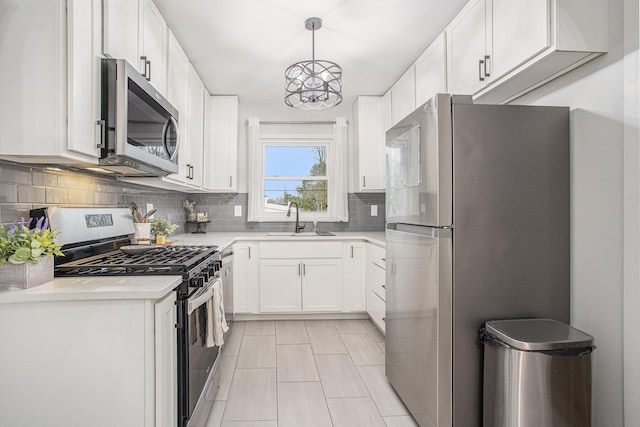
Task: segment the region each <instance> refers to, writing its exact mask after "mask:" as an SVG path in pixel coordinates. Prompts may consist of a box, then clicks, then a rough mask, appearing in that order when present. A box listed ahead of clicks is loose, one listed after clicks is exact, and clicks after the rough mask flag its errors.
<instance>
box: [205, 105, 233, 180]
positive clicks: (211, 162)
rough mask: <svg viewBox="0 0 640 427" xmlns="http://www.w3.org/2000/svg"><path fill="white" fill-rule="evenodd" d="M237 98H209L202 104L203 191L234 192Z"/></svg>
mask: <svg viewBox="0 0 640 427" xmlns="http://www.w3.org/2000/svg"><path fill="white" fill-rule="evenodd" d="M237 156H238V97H237V96H210V97H209V99H207V101H206V104H205V141H204V168H205V170H204V179H203V181H204V187H205V189H207V190H212V191H220V192H236V191H237V188H238V187H237V186H238V182H237V181H238V180H237V170H238V165H237Z"/></svg>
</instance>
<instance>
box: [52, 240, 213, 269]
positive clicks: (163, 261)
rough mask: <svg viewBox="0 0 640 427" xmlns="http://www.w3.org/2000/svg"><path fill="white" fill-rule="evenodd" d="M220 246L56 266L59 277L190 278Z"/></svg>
mask: <svg viewBox="0 0 640 427" xmlns="http://www.w3.org/2000/svg"><path fill="white" fill-rule="evenodd" d="M217 248H218V247H217V246H168V247H167V249H168V250H167V251H161V252H157V251H152V252H147V253H144V254H137V255H127V254H125V253H123V252H122V251H120V250H116V251H111V252H107V253H104V254H100V255H95V256H91V257H86V258H81V259H79V260H77V261H71V262H67V263H63V264H59V265H57V266H56V269H55V274H56V276H120V275H123V276H138V275H171V274H173V275H175V274H181V275H184V276H187V275H189V273H191V272H192V271H193V269H194V267H197V266H198V265H199V264H200V263H202V262H203V261H208V259H209V258H210V257H211V256H212V255H214V254H215V253H216V252H217Z"/></svg>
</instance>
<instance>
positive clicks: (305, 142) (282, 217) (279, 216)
mask: <svg viewBox="0 0 640 427" xmlns="http://www.w3.org/2000/svg"><path fill="white" fill-rule="evenodd" d="M334 145H335V144H334V137H333V135H332V134H304V135H300V134H261V135H260V148H259V152H260V162H259V166H258V167H259V168H260V174H259V175H260V183H259V185H256V183H254V187H253V188H259V189H260V194H262V195H263V196H262V197H261V199H260V200H261V203H260V209H259V215H258V218H257V220H258V222H295V216H294V212H292V213H291V217H287V216H286V212H284V213H280V212H265V200H266V198H265V197H264V194H265V181H267V180H268V178H274V177H267V176H266V175H265V161H266V148H267V147H318V146H324V147H326V150H327V151H326V159H327V160H326V161H327V171H326V175H325V177H323V178H322V179H323V180H326V181H327V201H328V203H327V211H326V212H304V211H300V214H299V217H300V221H306V222H309V221H318V222H336V221H338V216H337V214H336V209H335V206H332V203H331V202H330V201H331V200H333V198H332V193H333V192H336V191H339V188H341V187H342V186H341V184H340V183H336V182H333V181H334V180H335V177H334V174H333V172H334V169H335V167H336V165H334V164H333V163H334V162H332V161H330V159H332V157H331V155H332V150H333V149H334ZM277 179H280V180H289V179H291V180H294V179H295V180H298V181H304V180H315V179H316V178H315V177H313V176H311V175H307V176H279V177H277ZM273 180H276V179H273Z"/></svg>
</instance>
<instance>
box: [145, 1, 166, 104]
mask: <svg viewBox="0 0 640 427" xmlns="http://www.w3.org/2000/svg"><path fill="white" fill-rule="evenodd" d="M142 1H143V5H142V8H141V10H142V12H141V15H142V19H141V31H140V35H141V38H140V43H139V46H140V48H139V49H140V60H141V65H142V64H144V69H143V71H142V74H143V75H144V76H145V77H146V78H147V80H149V81H150V82H151V84H152V85H154V86H155V87H156V89H158V90H159V91H160V93H163V94H166V93H167V92H166V90H167V23H166V22H165V20H164V18H163V17H162V15H161V14H160V11H159V10H158V8H157V7H156V5H155V4H154V3H153V1H151V0H142Z"/></svg>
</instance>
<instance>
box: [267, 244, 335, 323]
mask: <svg viewBox="0 0 640 427" xmlns="http://www.w3.org/2000/svg"><path fill="white" fill-rule="evenodd" d="M342 279H343V277H342V243H341V242H284V241H281V242H275V241H274V242H261V243H260V291H259V293H260V312H261V313H292V312H298V313H299V312H340V311H342V293H343V291H342V286H343V281H342Z"/></svg>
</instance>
